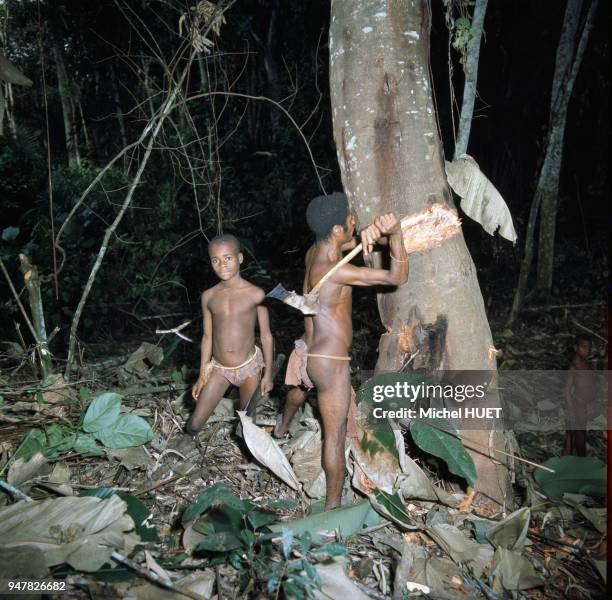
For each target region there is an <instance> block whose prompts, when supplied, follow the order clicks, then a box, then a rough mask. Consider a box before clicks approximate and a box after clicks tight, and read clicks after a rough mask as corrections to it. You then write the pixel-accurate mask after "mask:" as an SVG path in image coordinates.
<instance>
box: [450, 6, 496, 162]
mask: <svg viewBox="0 0 612 600" xmlns="http://www.w3.org/2000/svg"><path fill="white" fill-rule="evenodd" d="M487 3H488V0H476V5H475V6H474V16H473V17H472V27H471V28H470V41H469V42H468V46H467V57H466V61H465V68H464V72H465V83H464V85H463V101H462V102H461V116H460V117H459V131H458V132H457V142H456V143H455V156H454V160H457V159H458V158H459V157H460V156H461V155H462V154H466V153H467V149H468V142H469V139H470V130H471V128H472V117H473V115H474V102H475V101H476V83H477V81H478V59H479V58H480V38H481V37H482V30H483V27H484V20H485V15H486V14H487Z"/></svg>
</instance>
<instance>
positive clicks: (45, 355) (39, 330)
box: [19, 254, 53, 379]
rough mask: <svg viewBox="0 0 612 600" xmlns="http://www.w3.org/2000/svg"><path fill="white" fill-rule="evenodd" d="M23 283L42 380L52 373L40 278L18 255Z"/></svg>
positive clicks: (28, 262) (26, 259) (28, 263)
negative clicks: (37, 348)
mask: <svg viewBox="0 0 612 600" xmlns="http://www.w3.org/2000/svg"><path fill="white" fill-rule="evenodd" d="M19 261H20V263H21V272H22V274H23V281H24V283H25V286H26V288H27V290H28V297H29V300H30V312H31V314H32V325H33V326H34V330H35V332H36V342H37V344H38V346H39V352H40V366H41V369H42V376H43V379H46V377H47V375H50V374H51V373H52V372H53V362H52V361H51V353H50V352H49V347H48V345H47V328H46V326H45V312H44V310H43V303H42V296H41V295H40V278H39V277H38V268H37V267H36V266H34V265H33V264H31V263H30V260H29V259H28V257H27V256H26V255H25V254H20V255H19Z"/></svg>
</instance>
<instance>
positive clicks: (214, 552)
mask: <svg viewBox="0 0 612 600" xmlns="http://www.w3.org/2000/svg"><path fill="white" fill-rule="evenodd" d="M268 506H269V504H268ZM276 519H277V516H276V514H275V513H272V512H270V511H269V510H266V509H265V508H262V507H260V506H257V505H256V504H255V503H253V502H251V501H249V500H242V499H240V498H238V497H236V496H234V495H233V494H232V493H231V490H230V489H229V488H228V487H227V486H226V485H225V484H222V483H216V484H214V485H211V486H209V487H207V488H206V489H204V490H202V492H200V494H198V497H197V498H196V499H195V501H194V502H192V503H191V504H190V505H189V506H188V507H187V509H186V510H185V512H184V513H183V517H182V521H183V524H188V523H192V524H193V528H194V529H195V530H196V531H199V532H200V533H204V534H205V536H206V537H205V538H204V539H203V540H202V541H201V542H200V543H199V544H198V546H197V547H196V552H198V553H199V554H202V555H204V556H206V557H208V558H209V560H210V563H211V564H221V563H227V564H228V565H231V566H232V567H233V568H234V569H236V570H237V571H238V572H239V585H240V590H241V591H243V592H244V591H245V590H246V589H247V587H248V586H250V589H253V587H254V588H255V589H256V590H259V591H260V592H261V593H266V592H267V594H270V595H276V594H277V592H278V591H279V589H282V590H283V591H284V593H285V595H286V596H287V597H295V598H310V597H312V595H313V591H314V589H316V588H320V586H321V580H320V578H319V575H318V574H317V571H316V567H315V565H316V563H317V562H320V561H325V560H329V557H332V556H340V555H343V554H346V547H345V546H344V545H343V544H338V543H331V544H326V545H322V546H318V545H313V543H312V536H311V535H310V533H308V532H306V533H304V534H303V535H301V536H300V537H298V536H296V535H294V533H293V532H292V531H291V530H290V529H282V530H281V532H280V545H278V544H277V541H278V537H277V536H278V534H277V533H271V532H270V530H269V529H268V528H267V525H269V524H270V523H272V522H273V521H275V520H276ZM294 547H295V548H296V549H297V550H298V552H299V555H298V558H297V559H296V558H293V554H294ZM272 556H274V559H273V560H272V559H271V557H272Z"/></svg>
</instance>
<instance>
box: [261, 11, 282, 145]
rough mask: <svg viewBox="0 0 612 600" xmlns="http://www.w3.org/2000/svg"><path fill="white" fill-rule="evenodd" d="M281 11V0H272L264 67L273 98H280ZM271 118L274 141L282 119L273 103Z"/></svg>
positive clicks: (269, 93) (269, 95)
mask: <svg viewBox="0 0 612 600" xmlns="http://www.w3.org/2000/svg"><path fill="white" fill-rule="evenodd" d="M279 11H280V2H279V0H273V1H272V11H271V14H270V22H269V24H268V32H267V35H266V44H265V46H264V68H265V71H266V80H267V88H268V89H267V96H268V98H272V100H277V101H278V100H279V99H280V96H281V93H280V86H279V76H278V60H277V58H276V35H277V27H276V24H277V22H278V13H279ZM268 114H269V118H270V132H269V135H270V139H271V140H272V141H274V139H275V138H276V133H277V131H278V124H279V119H280V112H279V111H278V110H277V109H276V107H275V106H274V105H273V104H270V111H269V113H268Z"/></svg>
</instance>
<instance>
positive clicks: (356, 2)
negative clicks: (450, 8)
mask: <svg viewBox="0 0 612 600" xmlns="http://www.w3.org/2000/svg"><path fill="white" fill-rule="evenodd" d="M430 25H431V24H430V18H429V10H428V5H427V3H426V2H425V1H424V0H417V1H412V2H409V1H408V0H401V1H396V2H393V3H389V2H386V1H385V0H367V1H365V0H364V1H360V0H343V1H342V2H339V1H338V0H334V1H332V10H331V26H330V38H329V50H330V80H331V98H332V116H333V125H334V138H335V141H336V148H337V153H338V162H339V164H340V172H341V175H342V181H343V184H344V188H345V191H346V193H347V196H348V197H349V200H350V202H351V204H352V207H353V209H354V210H355V213H356V215H357V218H358V221H359V224H360V225H361V226H365V225H368V224H369V223H371V222H372V221H373V220H374V217H375V216H376V215H379V214H381V213H385V212H387V211H393V212H395V213H396V214H397V215H398V216H399V217H403V216H406V215H408V214H411V213H414V212H416V211H419V210H421V209H423V208H424V207H425V206H426V205H427V204H428V203H430V202H432V201H434V202H441V203H446V204H449V205H452V204H453V200H452V195H451V192H450V190H449V187H448V185H447V182H446V175H445V171H444V161H443V155H442V145H441V141H440V139H439V137H438V132H437V124H436V115H435V109H434V104H433V98H432V93H431V89H432V88H431V81H430V78H429V33H430ZM378 306H379V311H380V315H381V320H382V322H383V325H384V326H385V328H386V333H385V334H383V335H382V336H381V339H380V344H379V358H378V362H377V365H376V370H377V371H400V370H402V367H403V365H404V364H405V362H406V361H407V359H408V358H409V357H410V356H411V355H414V354H415V353H417V355H416V357H414V360H413V361H412V362H411V363H410V368H426V369H427V370H429V371H433V370H436V369H445V370H451V369H452V370H464V369H465V370H468V369H470V370H487V371H495V370H496V368H497V365H496V360H495V353H494V351H493V350H492V349H493V341H492V338H491V331H490V329H489V324H488V321H487V317H486V314H485V308H484V303H483V300H482V294H481V292H480V288H479V285H478V280H477V278H476V270H475V267H474V263H473V262H472V259H471V257H470V255H469V252H468V250H467V247H466V245H465V241H464V239H463V236H462V235H457V236H455V237H453V238H451V239H449V240H447V241H446V242H444V244H443V245H442V246H440V247H438V248H434V249H433V250H430V251H428V252H426V253H424V254H413V255H411V257H410V276H409V279H408V282H407V283H406V284H405V285H403V286H401V287H399V288H398V289H397V290H396V291H394V292H388V293H383V294H379V295H378ZM462 437H463V439H464V441H467V440H468V439H469V440H473V441H474V442H476V443H477V444H480V445H484V447H485V448H486V447H489V442H490V440H489V432H483V431H469V432H462ZM492 443H493V445H494V446H495V447H497V448H500V449H503V448H504V443H503V436H502V435H501V434H499V435H498V434H496V435H495V436H493V439H492ZM466 446H468V447H469V443H468V444H466ZM471 454H472V457H473V458H474V462H475V463H476V468H477V471H478V482H477V490H478V491H480V492H483V493H484V494H486V495H488V496H489V497H491V498H493V499H494V500H496V501H497V502H500V503H502V504H503V503H505V502H506V500H507V499H509V494H510V487H509V486H508V481H507V469H506V467H505V466H504V465H501V464H500V463H498V462H497V461H495V460H493V459H492V458H491V457H492V456H493V455H492V453H490V454H489V455H488V456H485V455H483V454H481V453H478V452H471Z"/></svg>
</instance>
